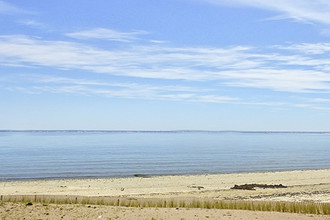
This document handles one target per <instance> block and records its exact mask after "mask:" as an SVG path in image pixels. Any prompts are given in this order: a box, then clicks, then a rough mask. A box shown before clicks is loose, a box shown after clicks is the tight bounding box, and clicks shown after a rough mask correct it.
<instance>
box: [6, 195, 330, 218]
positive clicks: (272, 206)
mask: <svg viewBox="0 0 330 220" xmlns="http://www.w3.org/2000/svg"><path fill="white" fill-rule="evenodd" d="M1 202H23V203H26V204H27V203H32V204H33V203H42V204H83V205H106V206H122V207H140V208H145V207H154V208H155V207H157V208H188V209H189V208H202V209H238V210H251V211H271V212H288V213H300V214H320V215H330V203H316V202H272V201H239V200H212V199H208V200H207V199H190V200H189V199H187V200H180V199H134V198H113V197H82V196H80V197H75V196H44V195H40V196H39V195H38V196H37V195H32V196H1Z"/></svg>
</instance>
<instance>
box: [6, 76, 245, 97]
mask: <svg viewBox="0 0 330 220" xmlns="http://www.w3.org/2000/svg"><path fill="white" fill-rule="evenodd" d="M17 78H19V79H20V81H24V83H26V84H28V85H27V86H25V87H22V86H21V83H20V82H17ZM15 79H16V80H13V78H7V79H2V80H3V81H7V82H11V84H12V86H10V87H7V88H6V89H7V90H11V91H18V92H22V93H28V94H38V93H44V92H46V93H65V94H76V95H84V96H95V95H97V96H103V97H114V98H127V99H148V100H169V101H186V102H212V103H235V102H237V101H239V98H237V97H230V96H225V95H215V94H212V93H213V92H214V91H213V90H211V89H208V88H199V87H189V86H182V85H157V84H145V83H135V82H134V83H129V82H125V83H122V82H107V81H98V80H90V79H83V78H69V77H56V76H50V75H39V74H33V75H26V74H19V76H16V77H15ZM0 82H1V80H0ZM16 84H17V85H16Z"/></svg>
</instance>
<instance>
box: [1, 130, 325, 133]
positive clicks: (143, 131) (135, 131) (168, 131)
mask: <svg viewBox="0 0 330 220" xmlns="http://www.w3.org/2000/svg"><path fill="white" fill-rule="evenodd" d="M0 132H118V133H120V132H122V133H124V132H132V133H139V132H141V133H148V132H150V133H152V132H159V133H162V132H163V133H166V132H167V133H170V132H173V133H175V132H178V133H179V132H215V133H216V132H219V133H221V132H223V133H225V132H237V133H330V131H297V130H295V131H286V130H277V131H276V130H207V129H205V130H204V129H177V130H134V129H133V130H124V129H122V130H116V129H0Z"/></svg>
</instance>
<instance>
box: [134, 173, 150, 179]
mask: <svg viewBox="0 0 330 220" xmlns="http://www.w3.org/2000/svg"><path fill="white" fill-rule="evenodd" d="M134 176H135V177H141V178H150V176H149V175H147V174H134Z"/></svg>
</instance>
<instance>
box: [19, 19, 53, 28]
mask: <svg viewBox="0 0 330 220" xmlns="http://www.w3.org/2000/svg"><path fill="white" fill-rule="evenodd" d="M18 23H19V24H22V25H25V26H29V27H32V28H38V29H47V25H46V24H44V23H42V22H38V21H35V20H32V19H24V20H20V21H18Z"/></svg>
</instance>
